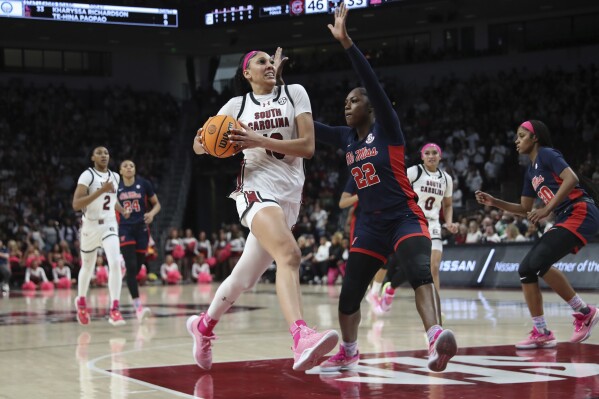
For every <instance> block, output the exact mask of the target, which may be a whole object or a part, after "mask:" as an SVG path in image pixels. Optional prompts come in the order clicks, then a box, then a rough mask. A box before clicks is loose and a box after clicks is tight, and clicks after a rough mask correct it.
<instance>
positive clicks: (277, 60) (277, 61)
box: [273, 47, 289, 85]
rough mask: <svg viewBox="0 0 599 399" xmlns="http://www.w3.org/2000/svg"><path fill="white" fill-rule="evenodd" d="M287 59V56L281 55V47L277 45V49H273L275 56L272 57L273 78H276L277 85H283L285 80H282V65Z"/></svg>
mask: <svg viewBox="0 0 599 399" xmlns="http://www.w3.org/2000/svg"><path fill="white" fill-rule="evenodd" d="M288 60H289V57H283V49H282V48H281V47H277V51H275V56H274V58H273V62H274V67H275V71H276V72H275V78H276V79H277V84H278V85H284V84H285V81H283V67H284V66H285V64H286V63H287V61H288Z"/></svg>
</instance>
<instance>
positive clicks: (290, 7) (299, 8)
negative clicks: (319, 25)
mask: <svg viewBox="0 0 599 399" xmlns="http://www.w3.org/2000/svg"><path fill="white" fill-rule="evenodd" d="M342 1H343V2H345V5H346V6H347V8H349V9H367V8H370V7H378V6H383V5H385V4H387V3H397V2H401V1H404V0H289V1H287V2H279V3H275V4H270V5H266V6H263V5H261V6H255V5H254V4H252V3H246V4H243V5H239V6H233V7H222V8H214V9H212V10H210V11H209V12H207V13H206V14H205V15H204V22H205V24H206V25H223V24H228V23H232V22H242V21H251V20H257V19H260V18H266V17H282V16H286V17H289V16H292V17H296V16H302V15H316V14H327V13H333V12H334V11H335V7H337V6H338V5H339V3H341V2H342Z"/></svg>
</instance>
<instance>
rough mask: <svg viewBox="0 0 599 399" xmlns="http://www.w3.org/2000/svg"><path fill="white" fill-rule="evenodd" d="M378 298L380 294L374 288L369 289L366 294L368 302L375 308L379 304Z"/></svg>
mask: <svg viewBox="0 0 599 399" xmlns="http://www.w3.org/2000/svg"><path fill="white" fill-rule="evenodd" d="M378 299H379V295H378V294H377V293H376V292H374V291H372V289H369V290H368V293H367V294H366V302H368V303H369V304H370V306H372V307H373V308H374V307H375V306H376V305H377V304H378Z"/></svg>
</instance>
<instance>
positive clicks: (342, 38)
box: [327, 2, 353, 48]
mask: <svg viewBox="0 0 599 399" xmlns="http://www.w3.org/2000/svg"><path fill="white" fill-rule="evenodd" d="M347 11H348V10H347V6H346V5H345V2H341V4H340V5H339V6H338V7H337V8H335V25H331V24H328V25H327V27H328V28H329V30H330V31H331V34H332V35H333V37H334V38H335V39H337V40H339V42H341V44H342V45H343V47H344V48H349V47H351V45H352V44H353V42H352V40H351V39H350V38H349V35H348V34H347V29H346V27H345V20H346V19H347Z"/></svg>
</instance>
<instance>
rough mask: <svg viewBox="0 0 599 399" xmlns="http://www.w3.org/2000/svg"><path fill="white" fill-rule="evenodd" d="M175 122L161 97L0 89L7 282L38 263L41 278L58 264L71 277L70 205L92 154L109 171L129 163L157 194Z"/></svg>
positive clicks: (74, 217) (0, 203)
mask: <svg viewBox="0 0 599 399" xmlns="http://www.w3.org/2000/svg"><path fill="white" fill-rule="evenodd" d="M178 121H179V106H178V104H177V103H176V101H175V100H174V99H173V98H172V97H171V96H169V95H165V94H159V93H150V92H144V93H142V92H133V91H132V90H130V89H128V88H106V89H104V90H94V89H91V88H90V89H87V90H70V89H67V88H66V87H64V86H54V85H50V86H46V87H37V86H34V85H27V84H24V83H23V82H22V81H20V80H13V81H10V82H9V83H6V84H1V85H0V240H2V241H3V242H4V243H5V244H6V248H7V250H8V251H9V255H10V258H9V259H10V260H9V262H10V265H11V269H12V273H13V277H12V278H13V281H18V280H19V279H21V280H22V278H23V276H24V274H25V271H26V269H27V267H28V266H29V265H30V264H31V262H32V261H33V260H34V259H37V258H39V260H40V261H41V267H42V268H43V269H45V270H46V275H47V276H52V275H53V273H52V271H51V269H52V268H53V267H54V265H56V262H57V261H58V260H59V259H62V260H64V261H65V262H66V263H67V264H68V265H69V266H70V267H71V268H72V271H73V276H76V273H77V271H78V268H79V240H78V230H79V220H80V214H78V213H75V212H74V211H73V208H72V206H71V202H72V198H73V193H74V190H75V186H76V184H77V179H78V177H79V175H80V174H81V173H82V172H83V171H84V170H85V169H86V168H87V167H89V166H91V161H90V157H91V151H92V150H93V148H94V147H96V146H98V145H105V146H106V147H108V149H109V151H110V155H111V163H110V166H109V167H110V169H112V170H113V171H115V172H118V168H119V163H120V161H121V160H122V159H123V158H125V157H126V158H130V159H133V160H134V161H135V163H136V165H137V172H138V173H139V174H140V175H143V176H144V177H146V178H148V179H150V181H152V183H153V184H154V187H155V189H156V190H157V191H159V190H160V177H161V173H162V171H163V170H164V168H165V166H166V165H167V162H168V159H169V154H168V153H167V152H166V151H165V149H168V148H169V145H168V143H169V142H170V140H171V136H172V135H173V134H175V132H176V131H177V124H178Z"/></svg>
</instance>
